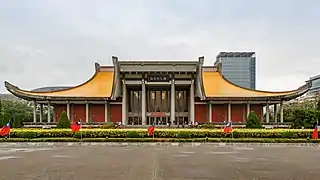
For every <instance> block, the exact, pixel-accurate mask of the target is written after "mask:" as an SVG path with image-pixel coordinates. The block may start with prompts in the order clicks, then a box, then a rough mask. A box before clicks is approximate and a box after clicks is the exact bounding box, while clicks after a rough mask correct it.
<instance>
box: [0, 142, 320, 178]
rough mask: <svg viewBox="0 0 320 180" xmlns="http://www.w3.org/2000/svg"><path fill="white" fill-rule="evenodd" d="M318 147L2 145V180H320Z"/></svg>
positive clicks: (0, 161) (0, 151)
mask: <svg viewBox="0 0 320 180" xmlns="http://www.w3.org/2000/svg"><path fill="white" fill-rule="evenodd" d="M319 160H320V148H319V147H318V146H299V145H248V144H236V145H225V144H182V145H181V144H122V145H121V144H114V145H110V144H109V143H98V144H77V143H75V144H74V143H57V144H47V143H45V144H40V145H39V144H32V145H30V144H29V145H27V144H23V143H22V144H16V145H12V144H11V145H10V144H0V179H4V180H6V179H10V180H11V179H12V180H17V179H23V180H29V179H41V180H46V179H48V180H49V179H50V180H58V179H59V180H60V179H68V180H73V179H74V180H96V179H101V180H102V179H103V180H116V179H119V180H165V179H170V180H191V179H197V180H209V179H226V180H227V179H228V180H230V179H244V180H248V179H272V180H275V179H279V180H285V179H319V177H320V166H319Z"/></svg>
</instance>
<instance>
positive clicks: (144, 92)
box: [5, 57, 310, 125]
mask: <svg viewBox="0 0 320 180" xmlns="http://www.w3.org/2000/svg"><path fill="white" fill-rule="evenodd" d="M112 62H113V65H111V66H100V65H99V64H98V63H96V64H95V72H94V75H93V76H92V77H91V78H90V79H89V80H87V81H86V82H84V83H82V84H79V85H77V86H74V87H67V88H61V89H54V90H50V89H49V90H47V91H28V90H23V89H20V88H19V87H18V86H15V85H12V84H10V83H9V82H5V87H6V88H7V90H8V91H9V92H11V93H12V94H13V95H15V96H17V97H19V98H22V99H25V100H27V101H32V102H34V118H33V121H34V122H43V119H44V118H43V117H42V115H43V106H49V107H50V106H51V107H53V108H49V111H48V113H47V117H48V118H47V121H48V122H57V121H59V119H60V116H61V113H62V112H63V111H65V112H66V113H67V115H68V117H69V119H70V121H78V120H80V121H81V122H84V123H92V122H93V123H98V122H99V123H112V122H114V123H120V122H121V123H122V124H123V125H149V124H156V125H167V124H168V123H169V124H172V125H182V124H195V123H214V122H230V121H232V122H245V121H246V118H247V115H248V113H249V112H251V111H254V112H255V113H256V114H257V115H258V116H259V118H260V120H261V121H262V120H263V108H264V107H267V108H266V111H267V113H266V117H265V121H266V122H269V107H270V106H273V107H274V108H275V111H274V112H277V113H280V115H279V118H278V119H275V121H276V122H283V102H284V101H288V100H291V99H294V98H296V97H298V96H301V95H303V94H304V93H306V92H307V91H308V90H309V88H310V83H307V84H304V85H303V86H301V87H299V88H297V89H295V90H292V91H282V92H269V91H260V90H252V89H247V88H243V87H240V86H238V85H236V84H233V83H232V82H230V81H228V80H227V79H226V78H225V77H224V76H222V75H221V72H220V70H219V67H215V66H203V62H204V57H200V58H199V59H198V60H193V61H128V60H119V59H118V57H112ZM66 78H68V77H66ZM277 105H280V106H277ZM37 107H40V111H38V110H37ZM277 107H279V108H278V109H277ZM38 109H39V108H38ZM50 109H53V110H51V111H50ZM38 113H39V114H40V115H39V114H38ZM37 114H38V115H37ZM52 114H53V116H52ZM52 117H53V118H52Z"/></svg>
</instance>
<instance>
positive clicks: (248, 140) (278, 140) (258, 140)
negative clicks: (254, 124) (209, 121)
mask: <svg viewBox="0 0 320 180" xmlns="http://www.w3.org/2000/svg"><path fill="white" fill-rule="evenodd" d="M0 142H180V143H186V142H225V143H319V142H320V139H317V140H315V139H301V138H299V139H290V138H208V139H206V138H189V139H186V138H180V139H179V138H82V139H78V138H34V139H28V138H8V139H5V138H0Z"/></svg>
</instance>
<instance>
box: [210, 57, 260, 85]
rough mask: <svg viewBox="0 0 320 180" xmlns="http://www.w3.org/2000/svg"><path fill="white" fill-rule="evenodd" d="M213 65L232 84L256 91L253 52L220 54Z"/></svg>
mask: <svg viewBox="0 0 320 180" xmlns="http://www.w3.org/2000/svg"><path fill="white" fill-rule="evenodd" d="M214 65H215V66H216V67H218V69H219V71H220V72H221V74H222V75H223V76H224V77H225V78H226V79H227V80H229V81H231V82H232V83H234V84H236V85H238V86H241V87H244V88H248V89H256V57H255V52H220V53H219V54H218V56H217V57H216V61H215V63H214Z"/></svg>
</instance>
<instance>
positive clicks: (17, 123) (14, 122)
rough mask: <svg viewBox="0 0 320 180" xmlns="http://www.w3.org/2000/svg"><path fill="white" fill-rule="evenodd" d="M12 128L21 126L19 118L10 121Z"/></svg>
mask: <svg viewBox="0 0 320 180" xmlns="http://www.w3.org/2000/svg"><path fill="white" fill-rule="evenodd" d="M12 127H13V128H21V127H22V122H21V119H20V118H16V119H15V120H14V121H13V123H12Z"/></svg>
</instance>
